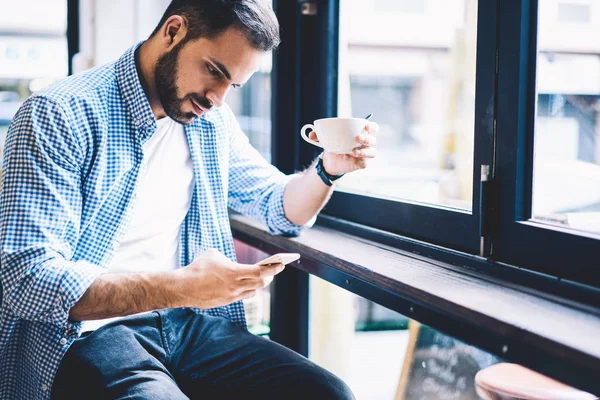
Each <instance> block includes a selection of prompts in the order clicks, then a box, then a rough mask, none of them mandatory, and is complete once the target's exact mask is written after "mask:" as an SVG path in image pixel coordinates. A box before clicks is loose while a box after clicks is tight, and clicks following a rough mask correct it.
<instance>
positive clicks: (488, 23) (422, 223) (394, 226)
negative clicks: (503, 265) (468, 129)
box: [303, 0, 497, 255]
mask: <svg viewBox="0 0 600 400" xmlns="http://www.w3.org/2000/svg"><path fill="white" fill-rule="evenodd" d="M333 3H334V4H335V7H337V9H338V10H339V7H340V4H339V3H340V0H336V1H334V2H333ZM338 17H339V14H338ZM496 23H497V9H496V8H495V7H480V6H478V8H477V56H476V57H477V58H476V78H475V79H476V80H475V110H474V111H475V114H474V118H475V121H474V122H475V123H474V131H475V133H474V148H473V154H474V157H473V198H472V209H471V211H468V210H460V209H453V208H450V207H445V206H442V205H436V204H425V203H418V202H413V201H406V200H400V199H398V200H396V199H394V200H391V199H386V198H382V197H377V196H370V195H367V194H360V193H352V192H349V191H343V190H336V192H334V194H333V195H332V197H331V199H330V200H329V202H328V204H327V205H326V207H325V208H324V210H323V214H325V215H328V216H331V217H335V218H341V219H344V220H347V221H350V222H354V223H359V224H363V225H367V226H370V227H373V228H377V229H381V230H384V231H387V232H391V233H394V234H400V235H405V236H409V237H412V238H415V239H417V240H422V241H426V242H429V243H432V244H435V245H440V246H444V247H449V248H452V249H455V250H458V251H461V252H466V253H470V254H480V255H482V254H486V253H487V252H488V250H486V249H484V248H482V239H481V237H482V224H481V222H482V221H483V220H484V218H485V217H482V214H483V213H484V212H485V206H484V205H482V202H481V200H482V196H481V191H482V185H481V165H491V164H492V161H493V140H494V139H493V135H494V127H493V121H494V112H495V109H494V103H495V97H496V80H495V73H496V47H497V25H496ZM324 34H326V35H327V38H328V39H327V40H329V41H333V42H335V43H336V47H335V51H336V52H337V51H338V48H337V43H338V42H339V30H338V29H329V30H326V31H325V33H324ZM336 61H337V53H336ZM337 67H338V65H337V62H336V63H335V65H332V66H331V68H335V71H333V72H330V73H332V75H335V76H336V77H337ZM337 90H338V89H337V79H336V85H335V92H336V93H337ZM336 100H337V98H336ZM330 107H331V108H332V109H334V110H336V112H335V114H336V115H337V101H336V103H335V104H331V105H330ZM303 146H310V145H308V144H303ZM382 150H385V149H382ZM484 247H486V248H487V247H489V245H487V244H485V245H484Z"/></svg>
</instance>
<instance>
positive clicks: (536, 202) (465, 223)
mask: <svg viewBox="0 0 600 400" xmlns="http://www.w3.org/2000/svg"><path fill="white" fill-rule="evenodd" d="M329 4H330V7H329V8H325V10H321V12H322V13H324V14H327V12H331V13H333V14H335V16H336V17H337V19H336V18H334V17H331V16H328V15H325V16H322V17H321V21H328V24H324V23H323V25H322V26H323V27H327V28H323V29H322V30H321V31H320V36H317V38H316V39H315V40H311V42H310V43H311V44H312V45H313V47H314V46H315V45H314V43H323V44H322V45H321V47H319V48H318V49H313V50H314V51H316V53H315V54H320V55H321V59H322V58H323V54H327V52H332V53H334V54H336V55H337V58H336V60H335V63H333V65H332V66H331V67H324V64H323V63H321V64H315V65H314V66H312V67H311V66H310V65H309V66H308V70H309V71H310V70H311V68H312V71H316V72H314V73H315V77H314V79H313V80H314V81H317V82H327V81H328V80H331V79H335V80H336V81H337V83H338V84H337V93H336V96H335V97H334V100H335V103H334V109H335V110H336V111H335V113H333V115H338V116H354V117H361V116H365V115H367V114H369V113H373V114H374V117H373V119H374V120H375V121H376V122H378V123H379V124H380V133H379V137H378V147H379V153H378V156H377V158H376V159H375V160H373V161H372V163H371V164H370V166H369V168H367V169H366V170H364V171H359V172H356V173H353V174H349V175H347V176H346V177H344V178H342V179H341V180H340V183H339V185H338V187H337V190H336V192H335V193H334V194H333V196H332V198H331V201H330V202H329V203H328V205H327V207H326V208H325V210H324V213H325V214H328V215H329V216H332V217H335V218H338V219H339V220H342V221H349V222H351V223H355V224H357V225H353V228H352V229H358V228H356V227H360V226H367V227H369V228H376V229H379V230H382V231H385V232H390V233H394V234H399V235H402V236H403V237H404V238H408V240H417V241H419V242H421V243H426V245H427V246H429V245H431V244H433V245H438V246H441V247H443V248H445V249H449V250H450V251H455V250H458V251H460V252H462V253H470V254H472V255H480V256H484V257H485V258H486V259H487V260H488V261H491V262H492V263H495V264H494V265H498V266H499V267H502V266H504V265H511V266H517V267H520V268H522V269H526V270H530V271H532V270H533V271H537V272H542V273H544V274H546V275H547V276H549V277H551V280H554V281H556V279H555V278H561V284H565V282H569V284H570V283H573V282H577V283H583V284H586V285H593V286H600V278H598V276H600V274H597V272H596V271H595V268H596V265H597V258H598V255H599V253H598V248H599V245H600V242H599V240H600V190H599V189H598V188H599V187H600V184H599V183H600V146H599V143H600V133H599V132H600V128H599V127H600V117H599V113H600V105H599V104H600V20H599V19H598V18H600V8H599V7H600V3H598V2H596V1H585V0H537V1H534V0H519V1H515V2H498V3H493V4H491V3H489V2H483V1H477V0H453V1H442V0H430V1H425V2H423V3H422V4H423V8H422V9H421V8H420V7H419V12H413V11H414V10H413V11H410V10H408V11H407V10H404V11H399V8H402V7H403V6H402V4H404V3H401V4H400V3H397V2H386V1H383V0H382V1H377V2H362V1H357V0H338V1H331V2H329ZM419 4H420V3H419ZM337 7H339V9H338V8H337ZM386 7H387V8H386ZM421 11H422V12H421ZM303 18H304V19H305V21H306V24H307V25H308V24H309V18H310V17H309V16H305V17H303ZM332 21H333V22H336V21H337V23H339V26H338V27H337V29H334V30H333V33H332V30H331V26H332V25H331V23H332ZM310 23H312V24H315V23H316V21H315V20H310ZM311 26H312V27H313V29H316V28H315V26H314V25H311ZM316 26H318V25H316ZM328 40H330V41H333V42H334V43H336V45H335V46H332V45H330V44H328V43H329V42H328ZM302 73H303V74H304V72H302ZM302 93H303V92H302ZM301 97H303V96H301ZM321 110H322V111H321V116H323V114H325V115H326V112H327V111H328V110H329V109H328V108H326V107H322V108H321ZM330 115H331V114H330ZM306 122H307V121H301V123H306ZM299 125H300V124H299ZM300 126H301V125H300ZM454 254H456V253H454ZM470 259H472V260H474V261H475V262H477V261H478V259H476V258H472V257H471V258H470ZM499 269H500V268H499ZM501 269H503V270H504V268H501ZM532 276H533V275H532Z"/></svg>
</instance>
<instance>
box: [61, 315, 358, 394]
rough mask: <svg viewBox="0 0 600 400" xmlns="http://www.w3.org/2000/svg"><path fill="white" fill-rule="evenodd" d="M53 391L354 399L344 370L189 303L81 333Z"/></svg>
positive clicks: (68, 354) (69, 353)
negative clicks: (334, 369) (319, 363)
mask: <svg viewBox="0 0 600 400" xmlns="http://www.w3.org/2000/svg"><path fill="white" fill-rule="evenodd" d="M52 399H78V400H79V399H170V400H179V399H203V400H206V399H278V400H279V399H286V400H287V399H291V400H293V399H311V400H326V399H344V400H345V399H354V396H353V395H352V392H351V391H350V389H349V388H348V386H346V384H344V383H343V382H342V381H341V380H340V379H339V378H337V377H336V376H335V375H333V374H332V373H330V372H328V371H326V370H325V369H323V368H321V367H319V366H317V365H315V364H314V363H312V362H311V361H309V360H308V359H306V358H305V357H302V356H300V355H299V354H297V353H295V352H293V351H291V350H289V349H288V348H286V347H283V346H281V345H279V344H277V343H275V342H272V341H270V340H267V339H265V338H262V337H258V336H255V335H252V334H251V333H249V332H247V331H246V330H245V329H242V328H240V327H238V326H237V325H235V324H233V323H231V322H230V321H228V320H226V319H224V318H218V317H212V316H207V315H202V314H197V313H195V312H194V311H192V310H190V309H185V308H179V309H166V310H159V311H154V312H152V313H150V314H144V315H139V316H133V317H129V318H125V319H123V320H120V321H116V322H112V323H110V324H107V325H104V326H103V327H101V328H99V329H98V330H96V331H95V332H92V333H88V334H84V335H82V336H81V337H80V338H78V339H77V340H76V341H75V342H74V343H73V344H72V345H71V347H70V348H69V350H68V351H67V354H66V355H65V357H64V358H63V360H62V361H61V364H60V367H59V369H58V372H57V375H56V378H55V380H54V384H53V387H52Z"/></svg>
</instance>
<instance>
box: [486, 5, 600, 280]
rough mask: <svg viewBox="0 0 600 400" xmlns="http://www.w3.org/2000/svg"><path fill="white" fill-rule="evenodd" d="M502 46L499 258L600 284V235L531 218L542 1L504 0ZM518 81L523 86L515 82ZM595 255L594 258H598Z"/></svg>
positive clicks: (496, 249)
mask: <svg viewBox="0 0 600 400" xmlns="http://www.w3.org/2000/svg"><path fill="white" fill-rule="evenodd" d="M499 18H500V21H501V23H502V26H503V27H511V28H512V29H500V38H499V39H500V40H499V43H500V46H499V50H498V61H499V65H498V87H499V88H501V90H499V91H498V111H497V118H498V120H497V121H498V122H497V160H496V170H495V173H494V175H495V177H494V179H495V180H496V181H497V186H498V187H499V188H501V190H498V196H499V198H498V203H499V207H498V216H497V218H496V220H497V222H498V224H499V227H498V231H497V234H496V235H495V238H494V251H493V256H494V259H495V260H498V261H500V262H504V263H507V264H512V265H518V266H520V267H522V268H526V269H530V270H533V271H537V272H540V273H543V274H548V275H551V276H554V277H557V278H559V279H561V280H569V281H574V282H577V283H580V284H585V285H591V286H594V287H596V288H599V287H600V272H599V271H595V270H596V269H598V266H599V265H600V262H599V261H598V260H599V259H600V237H598V236H597V235H594V234H592V233H589V234H588V233H585V232H576V231H574V230H570V229H566V228H562V227H559V226H554V225H550V224H544V223H541V222H538V221H534V220H530V218H531V205H532V194H533V193H532V186H533V168H534V166H533V151H534V149H533V140H534V128H535V117H536V97H537V93H536V61H537V34H538V31H537V22H538V1H537V0H502V7H501V8H500V15H499ZM515 82H518V85H515V84H514V83H515ZM594 260H595V262H594Z"/></svg>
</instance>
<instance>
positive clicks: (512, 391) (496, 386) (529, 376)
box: [475, 363, 598, 400]
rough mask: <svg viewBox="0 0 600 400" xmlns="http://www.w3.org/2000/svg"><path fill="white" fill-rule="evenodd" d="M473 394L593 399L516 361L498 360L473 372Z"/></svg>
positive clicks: (503, 399) (498, 399) (524, 399)
mask: <svg viewBox="0 0 600 400" xmlns="http://www.w3.org/2000/svg"><path fill="white" fill-rule="evenodd" d="M475 388H476V390H477V394H478V395H479V396H480V397H481V398H482V399H484V400H596V399H598V398H597V397H596V396H594V395H592V394H590V393H586V392H582V391H581V390H578V389H575V388H573V387H571V386H567V385H565V384H564V383H560V382H558V381H555V380H554V379H550V378H547V377H545V376H544V375H542V374H538V373H537V372H535V371H532V370H530V369H528V368H525V367H522V366H520V365H517V364H509V363H500V364H495V365H492V366H491V367H488V368H485V369H482V370H481V371H479V372H478V373H477V375H475Z"/></svg>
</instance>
